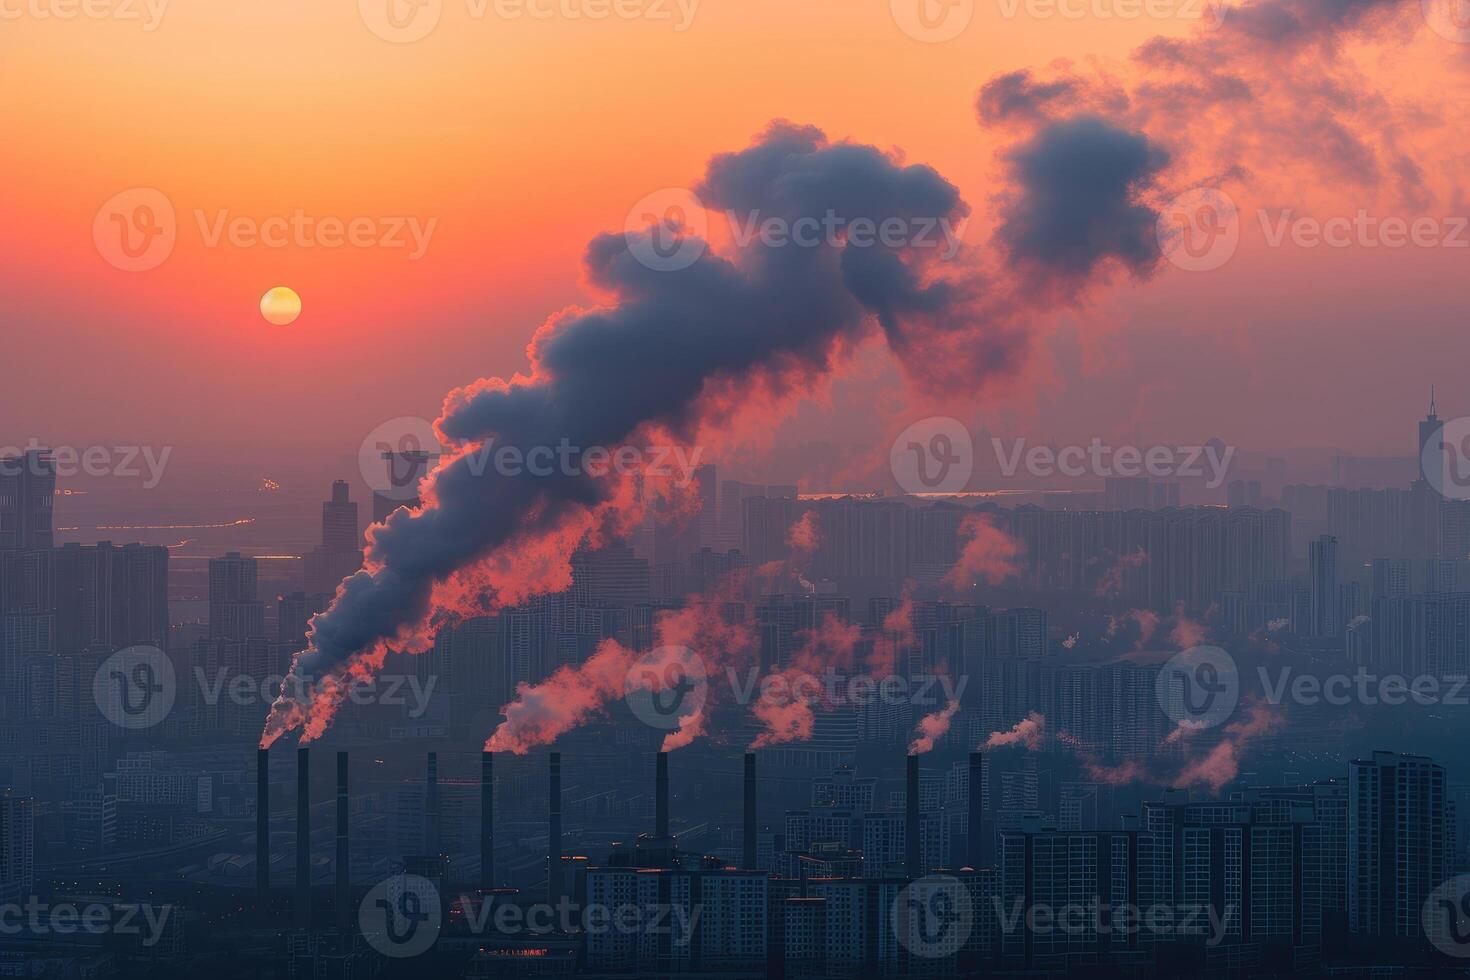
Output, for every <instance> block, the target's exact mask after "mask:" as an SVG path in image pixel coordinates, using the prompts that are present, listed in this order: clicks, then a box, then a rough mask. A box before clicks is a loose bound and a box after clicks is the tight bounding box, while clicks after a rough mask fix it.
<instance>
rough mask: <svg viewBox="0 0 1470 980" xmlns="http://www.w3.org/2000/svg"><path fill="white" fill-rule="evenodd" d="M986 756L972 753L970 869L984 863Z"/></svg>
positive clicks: (968, 853) (969, 834) (968, 855)
mask: <svg viewBox="0 0 1470 980" xmlns="http://www.w3.org/2000/svg"><path fill="white" fill-rule="evenodd" d="M984 763H985V756H984V754H983V753H980V752H971V753H970V797H969V799H970V802H969V806H968V810H969V814H968V820H967V822H968V824H969V831H968V836H969V841H968V842H967V845H966V846H967V848H968V851H967V858H968V863H969V865H970V867H972V868H976V869H979V867H980V866H981V865H982V864H983V863H984V860H985V858H984V854H983V850H984V844H985V826H984V823H983V817H984V813H985V765H984Z"/></svg>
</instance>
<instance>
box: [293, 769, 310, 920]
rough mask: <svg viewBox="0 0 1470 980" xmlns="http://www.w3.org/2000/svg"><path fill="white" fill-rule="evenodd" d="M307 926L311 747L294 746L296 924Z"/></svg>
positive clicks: (308, 908) (308, 907)
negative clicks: (297, 747) (296, 747)
mask: <svg viewBox="0 0 1470 980" xmlns="http://www.w3.org/2000/svg"><path fill="white" fill-rule="evenodd" d="M310 927H311V750H310V749H308V748H306V747H304V746H303V747H302V748H299V749H297V750H296V928H298V929H309V928H310Z"/></svg>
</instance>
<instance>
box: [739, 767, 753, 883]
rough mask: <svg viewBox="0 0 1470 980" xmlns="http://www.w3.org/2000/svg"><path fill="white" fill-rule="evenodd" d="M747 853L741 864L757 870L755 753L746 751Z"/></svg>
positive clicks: (745, 843)
mask: <svg viewBox="0 0 1470 980" xmlns="http://www.w3.org/2000/svg"><path fill="white" fill-rule="evenodd" d="M743 843H744V845H745V853H744V855H743V858H744V860H742V861H741V865H742V866H743V867H744V868H745V870H746V871H754V870H755V753H754V752H747V753H745V820H744V840H743Z"/></svg>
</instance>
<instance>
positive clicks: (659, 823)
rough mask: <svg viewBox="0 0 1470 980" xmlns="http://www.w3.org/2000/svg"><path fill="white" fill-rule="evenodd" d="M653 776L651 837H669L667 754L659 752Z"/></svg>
mask: <svg viewBox="0 0 1470 980" xmlns="http://www.w3.org/2000/svg"><path fill="white" fill-rule="evenodd" d="M653 772H654V775H653V796H654V801H653V836H655V837H657V838H659V839H660V840H663V839H664V838H666V837H668V836H669V754H668V753H667V752H660V753H659V754H658V760H657V762H656V763H655V764H654V770H653Z"/></svg>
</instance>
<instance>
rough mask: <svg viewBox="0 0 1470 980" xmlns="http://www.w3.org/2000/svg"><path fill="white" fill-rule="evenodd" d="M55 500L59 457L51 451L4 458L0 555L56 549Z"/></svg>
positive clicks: (1, 461)
mask: <svg viewBox="0 0 1470 980" xmlns="http://www.w3.org/2000/svg"><path fill="white" fill-rule="evenodd" d="M55 497H56V457H54V456H52V455H51V453H50V451H48V450H44V449H40V450H30V451H27V452H25V453H22V454H21V455H19V456H5V457H0V551H4V550H7V549H11V548H50V547H52V546H53V544H54V540H53V534H52V526H51V513H52V510H51V504H52V501H53V500H54V499H55Z"/></svg>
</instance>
